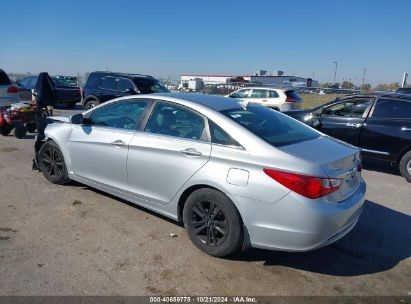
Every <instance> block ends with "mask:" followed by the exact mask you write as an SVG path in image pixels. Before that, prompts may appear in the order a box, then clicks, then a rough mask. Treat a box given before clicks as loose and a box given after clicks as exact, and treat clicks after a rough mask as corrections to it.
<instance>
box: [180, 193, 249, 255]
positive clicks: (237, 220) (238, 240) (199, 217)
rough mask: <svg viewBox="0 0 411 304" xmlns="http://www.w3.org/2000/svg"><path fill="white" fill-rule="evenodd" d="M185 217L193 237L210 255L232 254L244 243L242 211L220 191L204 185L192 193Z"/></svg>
mask: <svg viewBox="0 0 411 304" xmlns="http://www.w3.org/2000/svg"><path fill="white" fill-rule="evenodd" d="M183 220H184V227H185V229H186V231H187V234H188V237H189V238H190V240H191V241H192V242H193V243H194V245H196V246H197V247H198V248H199V249H201V250H202V251H204V252H206V253H208V254H209V255H212V256H216V257H223V256H227V255H230V254H232V253H234V252H235V251H237V250H238V249H239V248H240V246H241V244H242V243H243V226H242V221H241V217H240V214H239V213H238V210H237V208H236V207H235V206H234V204H233V203H232V201H231V200H230V199H229V198H228V197H227V196H226V195H225V194H223V193H221V192H219V191H217V190H214V189H209V188H203V189H199V190H196V191H194V192H193V193H191V194H190V196H189V197H188V198H187V201H186V203H185V206H184V210H183Z"/></svg>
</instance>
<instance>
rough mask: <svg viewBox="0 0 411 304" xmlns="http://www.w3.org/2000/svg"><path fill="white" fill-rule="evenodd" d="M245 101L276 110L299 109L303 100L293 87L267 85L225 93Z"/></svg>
mask: <svg viewBox="0 0 411 304" xmlns="http://www.w3.org/2000/svg"><path fill="white" fill-rule="evenodd" d="M227 97H230V98H236V99H239V100H243V101H247V102H255V103H259V104H261V105H263V106H266V107H269V108H271V109H274V110H277V111H282V112H283V111H288V110H299V109H301V108H302V103H303V100H302V99H301V97H300V96H299V95H298V93H297V91H296V90H294V89H273V88H267V87H254V88H243V89H239V90H237V91H234V92H232V93H231V94H229V95H227Z"/></svg>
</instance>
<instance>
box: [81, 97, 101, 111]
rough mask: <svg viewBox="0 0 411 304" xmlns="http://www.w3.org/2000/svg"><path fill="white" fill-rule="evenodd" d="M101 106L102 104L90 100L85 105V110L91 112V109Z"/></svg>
mask: <svg viewBox="0 0 411 304" xmlns="http://www.w3.org/2000/svg"><path fill="white" fill-rule="evenodd" d="M99 104H100V102H99V101H98V100H95V99H90V100H87V102H86V103H85V104H84V109H85V110H89V109H92V108H94V107H95V106H98V105H99Z"/></svg>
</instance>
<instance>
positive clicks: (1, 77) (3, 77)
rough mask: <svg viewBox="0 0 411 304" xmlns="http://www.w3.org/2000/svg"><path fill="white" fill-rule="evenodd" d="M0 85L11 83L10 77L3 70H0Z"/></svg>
mask: <svg viewBox="0 0 411 304" xmlns="http://www.w3.org/2000/svg"><path fill="white" fill-rule="evenodd" d="M0 85H11V81H10V78H9V76H7V74H6V73H5V72H4V71H0Z"/></svg>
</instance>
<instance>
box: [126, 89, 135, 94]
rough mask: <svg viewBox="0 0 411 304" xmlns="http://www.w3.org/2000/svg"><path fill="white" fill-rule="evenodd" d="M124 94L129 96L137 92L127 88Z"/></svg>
mask: <svg viewBox="0 0 411 304" xmlns="http://www.w3.org/2000/svg"><path fill="white" fill-rule="evenodd" d="M126 93H127V94H129V95H136V94H137V92H136V91H135V90H134V89H131V88H128V89H126Z"/></svg>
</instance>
